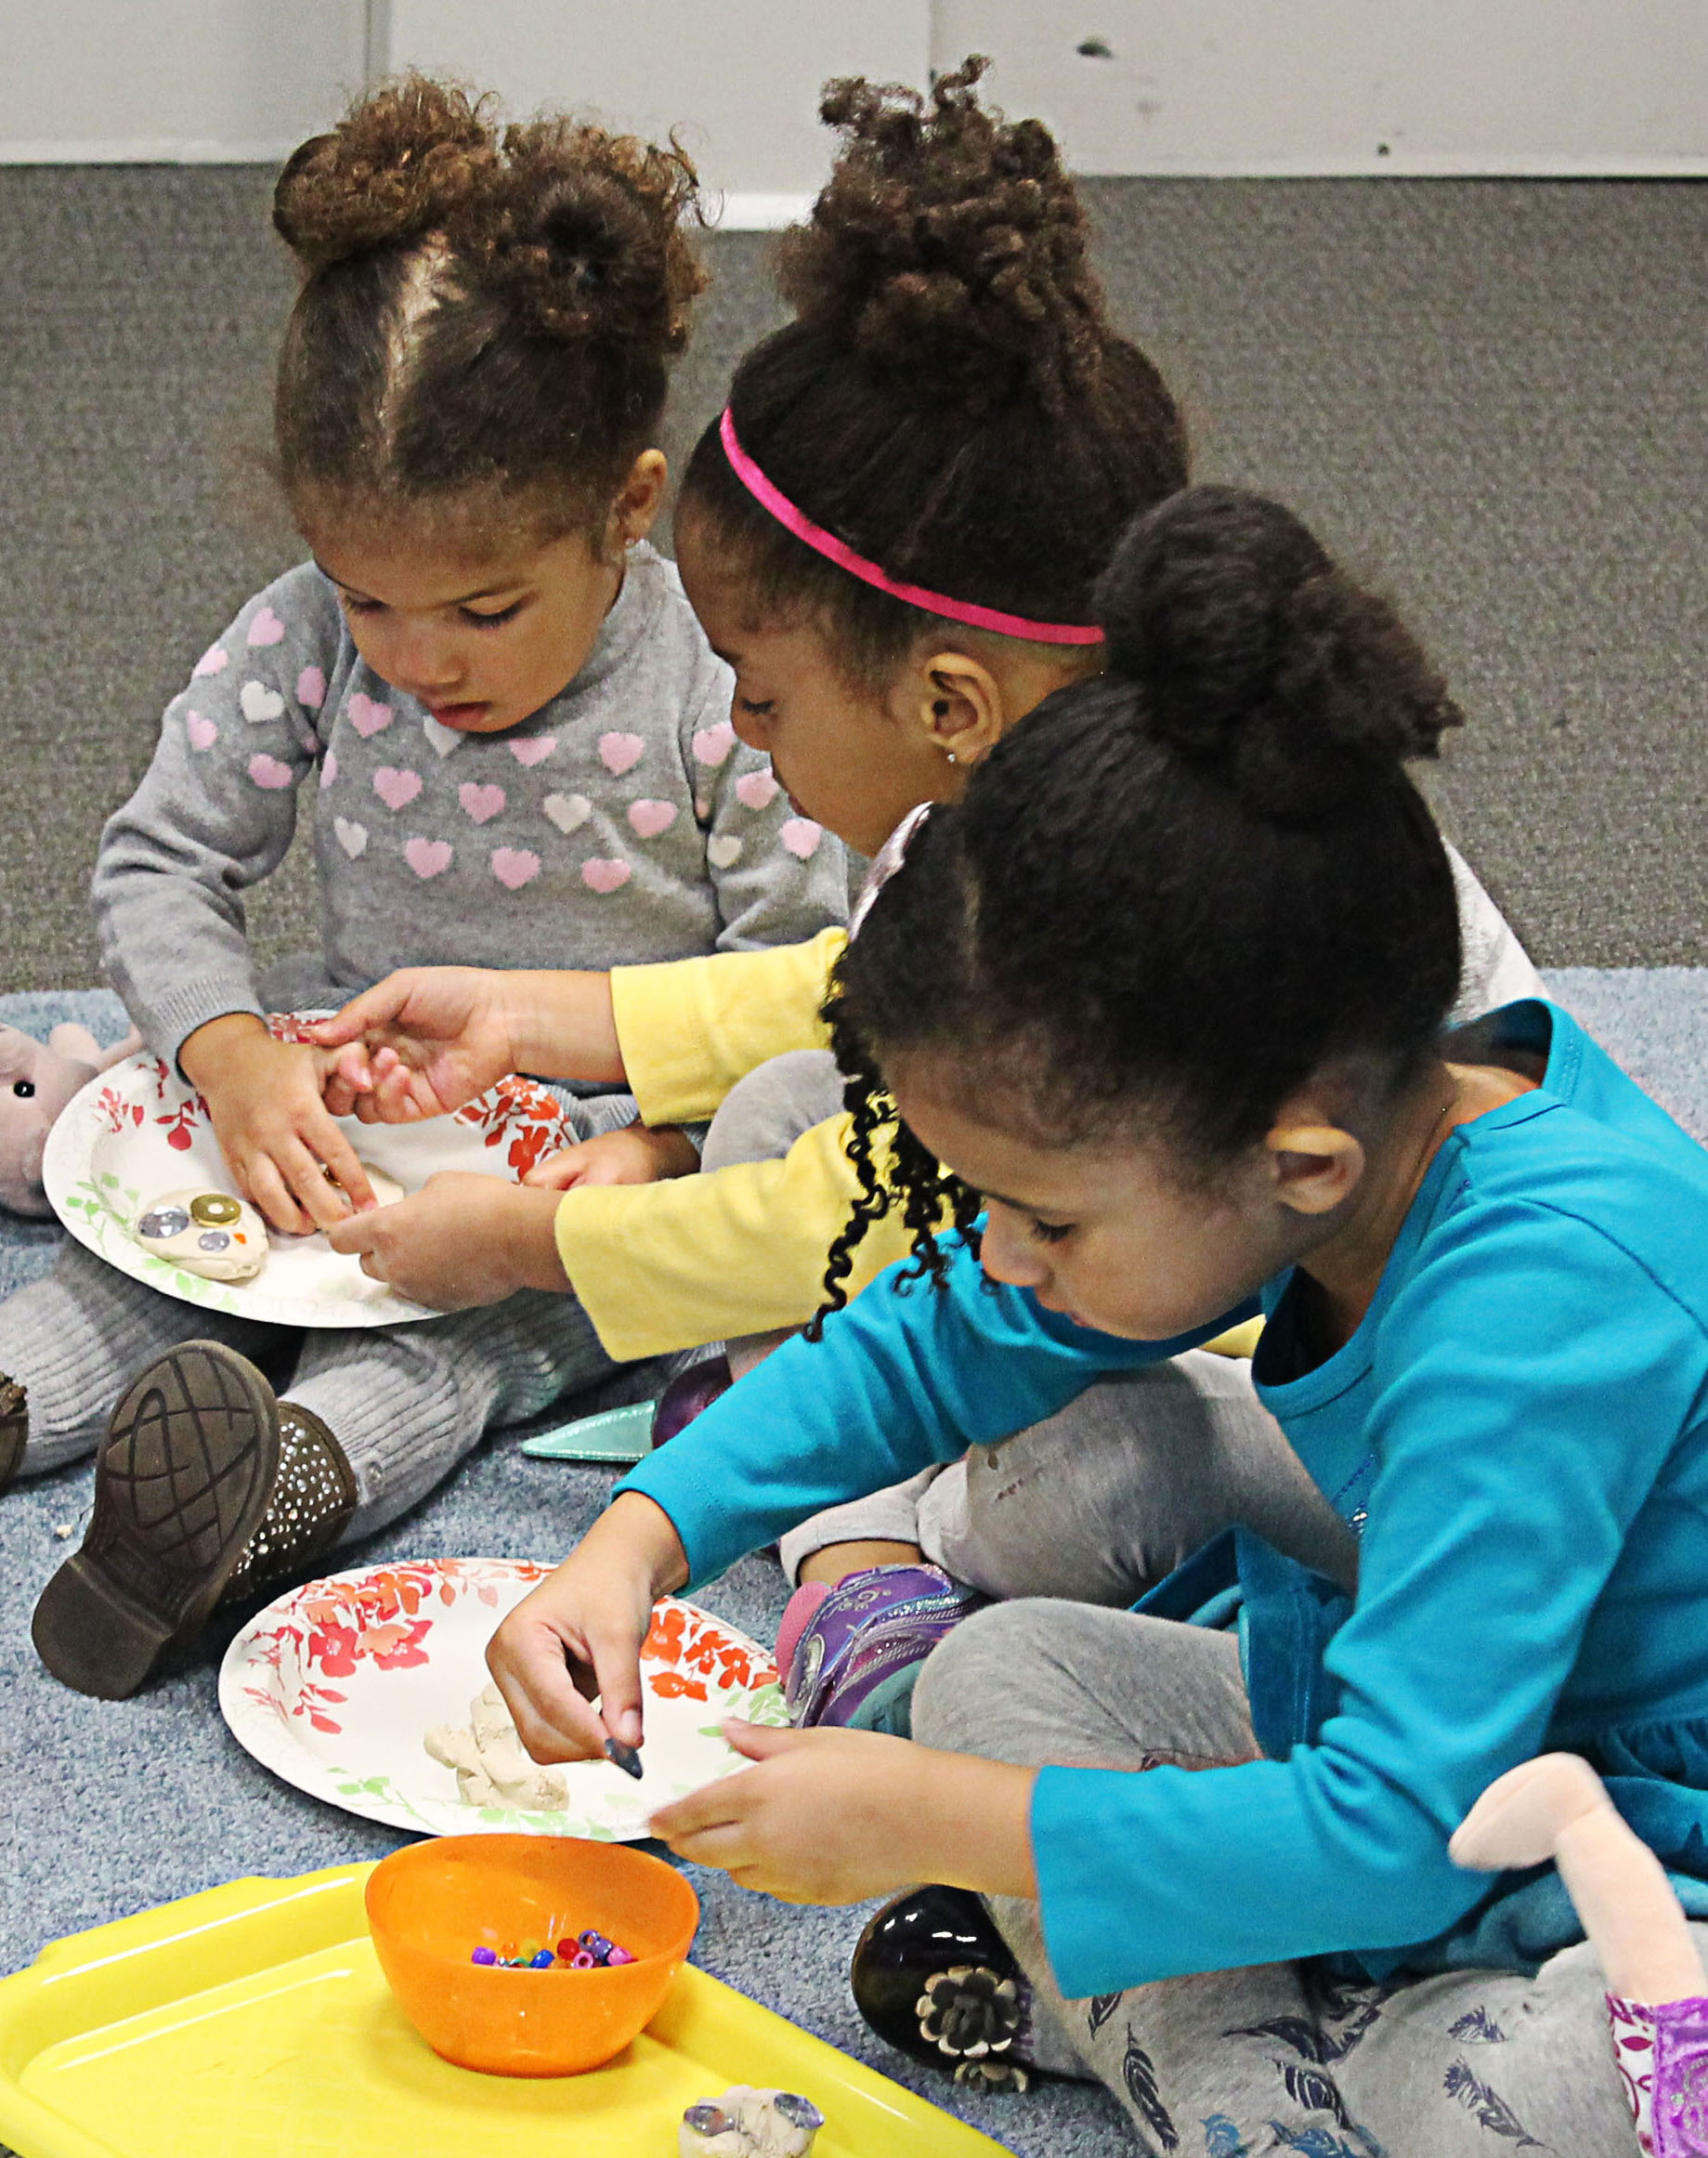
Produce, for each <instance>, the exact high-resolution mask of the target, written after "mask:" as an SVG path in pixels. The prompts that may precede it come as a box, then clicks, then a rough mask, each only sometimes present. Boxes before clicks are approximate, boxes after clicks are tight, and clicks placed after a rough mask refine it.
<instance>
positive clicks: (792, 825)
mask: <svg viewBox="0 0 1708 2158" xmlns="http://www.w3.org/2000/svg"><path fill="white" fill-rule="evenodd" d="M824 836H825V828H824V826H823V825H822V824H815V823H814V822H813V820H812V818H811V817H790V818H789V821H788V823H787V824H785V825H784V827H783V829H782V831H780V832H778V834H777V837H778V838H779V839H780V840H781V841H782V843H783V844H784V845H785V846H786V847H787V848H788V849H789V853H790V854H791V855H793V856H794V857H795V859H796V860H797V861H798V862H810V861H811V860H812V858H813V857H814V856H815V854H816V853H817V852H818V843H819V841H820V840H821V839H823V837H824Z"/></svg>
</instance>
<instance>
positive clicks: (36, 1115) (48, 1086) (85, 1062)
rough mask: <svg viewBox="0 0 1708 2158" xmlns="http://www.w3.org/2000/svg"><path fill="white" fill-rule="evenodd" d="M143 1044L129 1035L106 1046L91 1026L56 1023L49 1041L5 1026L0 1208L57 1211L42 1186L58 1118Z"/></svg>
mask: <svg viewBox="0 0 1708 2158" xmlns="http://www.w3.org/2000/svg"><path fill="white" fill-rule="evenodd" d="M141 1047H142V1037H141V1036H140V1035H139V1034H137V1033H134V1032H133V1033H131V1034H128V1035H126V1037H125V1038H124V1040H123V1041H121V1042H119V1043H118V1044H117V1045H116V1047H114V1048H112V1049H103V1048H101V1046H100V1044H99V1043H98V1041H97V1040H96V1039H95V1037H94V1035H93V1034H91V1033H90V1032H89V1029H88V1028H87V1027H79V1026H77V1025H75V1024H74V1023H73V1022H72V1021H69V1020H68V1021H67V1022H66V1023H65V1024H64V1025H63V1026H60V1027H55V1028H54V1030H53V1032H52V1033H51V1034H50V1035H49V1036H48V1037H47V1039H46V1041H38V1040H36V1039H35V1037H34V1036H33V1034H22V1033H20V1031H19V1029H18V1028H17V1027H0V1207H7V1208H9V1209H10V1210H11V1211H12V1212H13V1213H15V1214H38V1215H39V1214H51V1213H52V1211H53V1209H52V1208H51V1207H50V1206H49V1205H48V1203H47V1197H46V1193H45V1192H44V1191H43V1189H42V1153H43V1149H44V1148H45V1147H46V1144H47V1134H48V1132H49V1131H51V1130H52V1129H53V1125H54V1119H55V1118H57V1117H58V1116H59V1111H60V1110H61V1109H62V1108H64V1106H65V1105H66V1104H67V1102H69V1101H70V1100H71V1098H72V1095H73V1094H74V1093H76V1092H78V1091H79V1090H80V1089H81V1088H83V1087H85V1086H86V1085H87V1084H88V1082H89V1080H90V1079H93V1078H94V1077H95V1075H96V1073H97V1072H98V1071H105V1070H106V1069H107V1067H108V1066H110V1065H114V1064H117V1063H119V1062H120V1060H121V1059H122V1058H124V1057H126V1056H131V1055H134V1054H135V1053H136V1052H137V1050H138V1049H140V1048H141Z"/></svg>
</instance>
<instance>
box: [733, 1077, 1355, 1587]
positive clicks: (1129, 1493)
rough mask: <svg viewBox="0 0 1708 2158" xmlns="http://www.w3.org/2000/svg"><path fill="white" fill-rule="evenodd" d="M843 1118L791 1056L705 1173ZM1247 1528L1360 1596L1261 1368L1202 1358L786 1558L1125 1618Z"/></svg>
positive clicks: (1103, 1386) (743, 1090)
mask: <svg viewBox="0 0 1708 2158" xmlns="http://www.w3.org/2000/svg"><path fill="white" fill-rule="evenodd" d="M840 1107H841V1079H840V1077H839V1076H838V1073H837V1069H836V1065H835V1063H834V1061H833V1060H832V1058H831V1057H830V1056H829V1055H828V1053H826V1052H825V1051H822V1050H797V1051H794V1052H793V1053H790V1054H789V1055H788V1056H779V1057H776V1058H774V1059H773V1060H772V1061H771V1062H770V1063H769V1064H763V1065H761V1066H759V1068H758V1069H757V1070H756V1071H753V1072H750V1074H749V1075H748V1077H747V1078H746V1079H743V1080H742V1081H741V1082H740V1084H739V1085H737V1086H736V1087H735V1088H733V1089H732V1090H731V1092H730V1093H729V1095H728V1096H727V1097H726V1099H725V1100H724V1105H723V1106H722V1107H721V1108H720V1109H719V1111H718V1113H717V1116H716V1117H715V1118H713V1119H712V1124H711V1133H710V1135H709V1136H708V1138H707V1141H706V1150H705V1156H704V1166H705V1167H706V1168H707V1169H721V1168H723V1167H724V1166H725V1165H726V1164H727V1163H729V1162H732V1161H760V1160H765V1159H768V1158H770V1157H773V1156H776V1155H779V1154H784V1153H787V1152H788V1150H789V1147H790V1146H792V1145H793V1144H794V1142H795V1141H796V1140H797V1139H798V1138H799V1137H800V1136H801V1134H802V1132H803V1131H808V1130H809V1129H810V1128H811V1127H812V1126H813V1125H814V1124H816V1123H819V1122H821V1121H822V1120H823V1119H824V1118H826V1117H829V1116H833V1115H834V1114H835V1113H836V1111H837V1110H838V1109H839V1108H840ZM736 1346H737V1344H735V1343H732V1344H731V1347H732V1348H735V1347H736ZM1233 1522H1243V1523H1245V1524H1246V1526H1248V1527H1250V1528H1254V1529H1256V1530H1258V1533H1259V1534H1260V1535H1262V1536H1264V1537H1267V1538H1268V1539H1269V1541H1270V1542H1271V1543H1272V1544H1273V1545H1274V1546H1275V1547H1276V1549H1277V1550H1284V1551H1286V1552H1288V1553H1289V1554H1290V1555H1291V1556H1292V1557H1294V1558H1297V1559H1301V1560H1303V1561H1304V1562H1305V1563H1306V1564H1307V1565H1310V1566H1313V1567H1315V1568H1316V1569H1317V1570H1318V1571H1319V1572H1321V1573H1324V1574H1330V1575H1333V1576H1335V1577H1336V1579H1338V1580H1342V1581H1345V1582H1347V1583H1350V1582H1351V1580H1352V1577H1353V1572H1354V1568H1355V1565H1356V1547H1355V1546H1354V1544H1353V1542H1352V1539H1351V1537H1350V1536H1349V1534H1348V1532H1347V1530H1346V1529H1345V1528H1344V1527H1343V1525H1342V1524H1341V1523H1340V1521H1339V1519H1338V1517H1337V1516H1336V1514H1335V1512H1334V1511H1333V1510H1332V1509H1331V1508H1330V1507H1329V1506H1328V1504H1327V1502H1326V1501H1325V1500H1324V1499H1323V1496H1322V1494H1321V1493H1320V1492H1319V1491H1318V1490H1317V1488H1316V1486H1315V1484H1312V1483H1311V1481H1310V1477H1309V1476H1307V1475H1306V1473H1305V1471H1304V1469H1303V1468H1302V1467H1301V1465H1300V1463H1299V1460H1298V1458H1297V1455H1296V1454H1295V1453H1294V1452H1293V1449H1292V1447H1291V1446H1289V1445H1288V1444H1287V1442H1286V1440H1285V1439H1284V1437H1283V1435H1282V1432H1281V1427H1280V1425H1279V1424H1277V1423H1276V1421H1275V1419H1274V1418H1273V1417H1271V1415H1270V1413H1269V1411H1268V1410H1267V1409H1265V1408H1264V1407H1263V1406H1261V1404H1260V1403H1259V1402H1258V1397H1257V1395H1256V1393H1254V1392H1253V1390H1252V1384H1251V1370H1250V1367H1249V1366H1248V1365H1247V1364H1245V1363H1244V1362H1243V1361H1242V1360H1240V1359H1239V1358H1237V1357H1228V1356H1216V1355H1211V1354H1208V1353H1206V1352H1205V1351H1202V1350H1193V1351H1192V1352H1190V1353H1189V1354H1186V1355H1184V1356H1177V1357H1175V1358H1174V1360H1173V1361H1172V1362H1171V1363H1167V1364H1160V1365H1156V1366H1154V1367H1152V1368H1151V1369H1149V1370H1144V1371H1132V1372H1125V1373H1122V1374H1121V1375H1120V1376H1118V1377H1116V1378H1114V1379H1109V1380H1103V1381H1102V1382H1101V1383H1100V1384H1098V1385H1095V1386H1091V1387H1088V1389H1087V1390H1086V1392H1085V1393H1082V1394H1081V1395H1080V1396H1079V1397H1078V1399H1077V1400H1076V1401H1074V1402H1071V1403H1070V1404H1069V1405H1068V1406H1067V1407H1066V1408H1064V1409H1063V1410H1062V1411H1061V1413H1060V1414H1059V1415H1056V1416H1053V1417H1050V1419H1048V1420H1047V1421H1046V1422H1044V1423H1041V1424H1037V1425H1035V1426H1034V1427H1033V1428H1032V1429H1031V1430H1030V1431H1026V1432H1018V1433H1017V1434H1016V1435H1015V1436H1014V1437H1012V1438H1010V1439H1007V1440H1005V1441H1004V1442H1003V1444H1002V1445H1000V1446H990V1447H984V1446H981V1447H977V1448H975V1449H974V1451H973V1452H972V1453H971V1454H969V1455H968V1456H966V1458H964V1459H962V1460H959V1461H957V1462H955V1463H953V1464H952V1465H951V1466H950V1467H948V1468H946V1469H927V1470H925V1471H922V1472H921V1473H920V1474H919V1475H918V1476H914V1477H911V1478H909V1480H908V1481H907V1482H906V1483H905V1484H892V1485H891V1486H890V1487H889V1488H888V1489H886V1490H883V1491H878V1492H874V1493H873V1494H872V1495H871V1496H870V1497H869V1498H859V1499H854V1500H852V1501H851V1502H850V1503H849V1504H847V1505H845V1506H835V1507H829V1508H828V1509H827V1510H826V1511H824V1512H822V1513H816V1514H815V1515H814V1516H813V1517H812V1519H811V1520H810V1521H805V1522H802V1524H801V1525H800V1526H799V1527H798V1528H795V1529H791V1530H790V1531H789V1534H788V1535H787V1536H786V1537H784V1538H783V1540H782V1544H781V1546H780V1550H781V1554H782V1559H783V1564H784V1567H785V1569H786V1571H787V1572H788V1574H789V1578H790V1579H791V1580H793V1579H795V1578H796V1577H797V1576H799V1573H800V1568H801V1565H802V1561H803V1560H805V1559H807V1558H809V1557H810V1556H811V1555H812V1553H813V1552H815V1551H817V1550H824V1549H825V1548H826V1547H827V1546H828V1545H830V1544H839V1543H855V1542H861V1541H865V1540H867V1539H871V1540H882V1541H886V1542H894V1543H907V1544H917V1545H918V1546H919V1550H922V1551H923V1552H924V1554H925V1556H926V1557H927V1558H928V1559H930V1560H931V1561H932V1563H934V1564H936V1565H940V1566H942V1567H944V1568H945V1570H946V1571H947V1572H948V1573H950V1574H953V1575H954V1576H956V1578H957V1579H958V1580H962V1581H966V1582H970V1583H971V1586H972V1587H973V1588H975V1589H983V1590H984V1593H985V1594H986V1595H987V1596H996V1597H1013V1596H1074V1597H1077V1598H1079V1599H1081V1600H1082V1601H1084V1602H1094V1603H1110V1604H1117V1605H1125V1604H1128V1603H1131V1602H1134V1601H1135V1600H1136V1599H1137V1598H1138V1597H1140V1596H1141V1595H1142V1594H1143V1593H1144V1591H1145V1590H1146V1589H1149V1588H1151V1587H1152V1586H1154V1583H1156V1582H1157V1581H1160V1580H1161V1579H1162V1578H1163V1577H1164V1576H1165V1575H1167V1574H1169V1573H1171V1572H1172V1571H1173V1569H1174V1568H1175V1567H1176V1566H1177V1565H1179V1563H1180V1561H1181V1560H1182V1559H1184V1558H1188V1557H1190V1555H1191V1554H1192V1553H1193V1551H1195V1550H1197V1549H1198V1547H1199V1546H1200V1545H1201V1544H1204V1543H1207V1542H1208V1540H1209V1539H1210V1537H1213V1536H1214V1535H1216V1534H1217V1532H1218V1531H1219V1530H1220V1529H1223V1528H1226V1527H1227V1526H1228V1525H1229V1524H1231V1523H1233Z"/></svg>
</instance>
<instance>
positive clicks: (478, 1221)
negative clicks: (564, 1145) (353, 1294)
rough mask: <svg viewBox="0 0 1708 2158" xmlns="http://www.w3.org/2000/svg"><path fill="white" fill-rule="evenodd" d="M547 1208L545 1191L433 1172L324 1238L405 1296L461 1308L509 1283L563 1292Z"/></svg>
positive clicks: (553, 1197)
mask: <svg viewBox="0 0 1708 2158" xmlns="http://www.w3.org/2000/svg"><path fill="white" fill-rule="evenodd" d="M557 1205H558V1200H557V1194H556V1193H555V1192H552V1191H543V1192H531V1191H524V1190H523V1189H522V1187H521V1185H520V1184H506V1183H505V1182H504V1181H503V1180H502V1178H499V1177H495V1176H478V1175H476V1174H474V1173H473V1172H471V1171H467V1170H451V1169H442V1170H440V1171H439V1172H438V1174H437V1176H430V1177H429V1178H428V1179H427V1181H426V1183H425V1184H423V1185H422V1187H421V1189H420V1190H419V1191H417V1192H411V1194H410V1196H409V1197H407V1198H405V1199H400V1200H399V1201H398V1204H397V1205H396V1206H390V1207H382V1208H380V1209H379V1210H378V1211H377V1212H374V1213H367V1214H357V1215H355V1216H353V1217H352V1218H351V1219H350V1220H349V1221H346V1222H341V1223H339V1224H338V1225H337V1226H336V1227H335V1228H334V1229H332V1230H331V1231H329V1233H328V1236H327V1242H328V1243H329V1244H331V1246H332V1249H333V1250H334V1251H345V1252H351V1253H354V1254H355V1255H357V1256H358V1257H359V1258H360V1260H361V1266H362V1272H363V1273H364V1274H365V1275H368V1276H369V1277H370V1278H371V1279H372V1280H374V1281H383V1282H385V1283H386V1284H387V1286H388V1287H389V1288H395V1289H396V1290H397V1292H398V1295H399V1296H407V1297H408V1298H410V1299H411V1301H412V1302H415V1303H424V1304H431V1305H432V1307H433V1308H434V1310H435V1311H441V1312H460V1311H467V1310H469V1309H470V1308H471V1307H472V1306H474V1305H476V1304H487V1303H499V1302H502V1300H503V1299H504V1298H505V1297H507V1296H511V1295H514V1294H515V1291H516V1290H517V1289H518V1288H547V1289H555V1290H557V1291H559V1292H563V1291H566V1290H567V1288H568V1287H569V1280H568V1276H567V1275H566V1274H565V1272H564V1265H563V1261H562V1260H561V1259H559V1257H558V1256H557V1237H556V1235H555V1233H554V1223H555V1221H556V1217H557Z"/></svg>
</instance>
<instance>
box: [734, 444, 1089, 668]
mask: <svg viewBox="0 0 1708 2158" xmlns="http://www.w3.org/2000/svg"><path fill="white" fill-rule="evenodd" d="M718 435H719V438H721V440H722V441H723V444H724V455H725V456H726V457H727V458H728V459H729V464H730V470H731V471H732V472H733V473H734V474H735V475H736V477H737V479H738V480H740V482H741V484H742V486H743V487H745V488H746V489H747V490H748V492H749V493H750V495H751V496H752V497H753V500H754V501H755V502H756V503H758V504H759V505H760V507H761V508H762V509H764V510H768V511H769V512H770V513H771V515H772V516H773V517H776V521H777V523H778V524H780V525H781V526H783V528H784V529H785V530H787V531H790V532H793V534H794V535H795V537H796V539H797V540H803V541H804V542H805V543H806V544H807V545H808V546H809V547H811V548H812V550H813V552H814V553H815V555H822V556H824V557H825V559H826V561H827V562H834V563H835V564H836V566H837V568H838V569H846V570H847V572H848V574H849V575H850V576H851V577H857V578H859V580H860V582H862V583H863V584H871V585H875V586H876V587H877V588H878V590H879V591H880V592H887V593H888V594H889V595H890V596H891V598H892V599H903V600H906V603H907V605H908V606H909V607H923V608H928V609H929V610H930V611H931V612H932V614H944V615H947V616H948V618H949V619H950V621H964V622H967V623H969V624H971V627H972V628H973V629H979V630H995V631H996V632H997V635H998V636H1004V637H1031V638H1033V639H1035V640H1036V641H1037V643H1039V644H1044V645H1101V644H1102V641H1103V633H1102V630H1100V629H1097V628H1095V627H1091V626H1089V625H1087V624H1085V623H1082V622H1065V621H1027V619H1026V617H1025V616H1024V615H1023V614H1004V613H1002V612H1001V610H1000V609H999V608H994V607H975V606H974V605H973V604H972V602H971V600H967V599H949V598H946V597H945V595H944V594H942V593H941V592H927V591H926V589H925V587H924V586H923V585H922V584H900V583H898V582H896V580H895V579H894V578H893V577H890V576H887V575H886V574H885V573H884V571H883V570H881V569H880V568H879V567H878V565H877V563H876V562H868V561H867V558H866V556H864V555H856V554H855V553H854V549H853V548H852V547H851V546H849V545H848V544H847V543H845V542H844V541H841V540H839V539H838V538H837V537H836V535H835V534H834V533H833V532H827V531H826V530H825V529H824V527H823V526H822V525H815V523H814V522H813V520H812V518H811V517H808V516H807V515H806V514H805V512H804V511H802V510H798V509H797V508H796V507H795V505H794V504H793V503H792V502H790V501H789V497H788V496H787V495H786V494H784V493H782V492H781V491H780V490H778V489H777V488H775V487H774V486H773V485H772V484H771V482H770V480H768V479H767V478H766V477H765V476H764V474H763V472H762V471H761V470H760V469H759V466H758V465H757V464H754V462H753V460H752V459H751V458H750V456H749V455H748V453H747V451H745V450H744V449H743V448H742V447H741V444H740V443H739V442H738V441H737V439H736V423H735V420H734V418H733V417H732V415H731V413H730V410H729V407H728V406H727V405H725V406H724V417H723V418H722V419H721V420H720V421H719V422H718Z"/></svg>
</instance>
